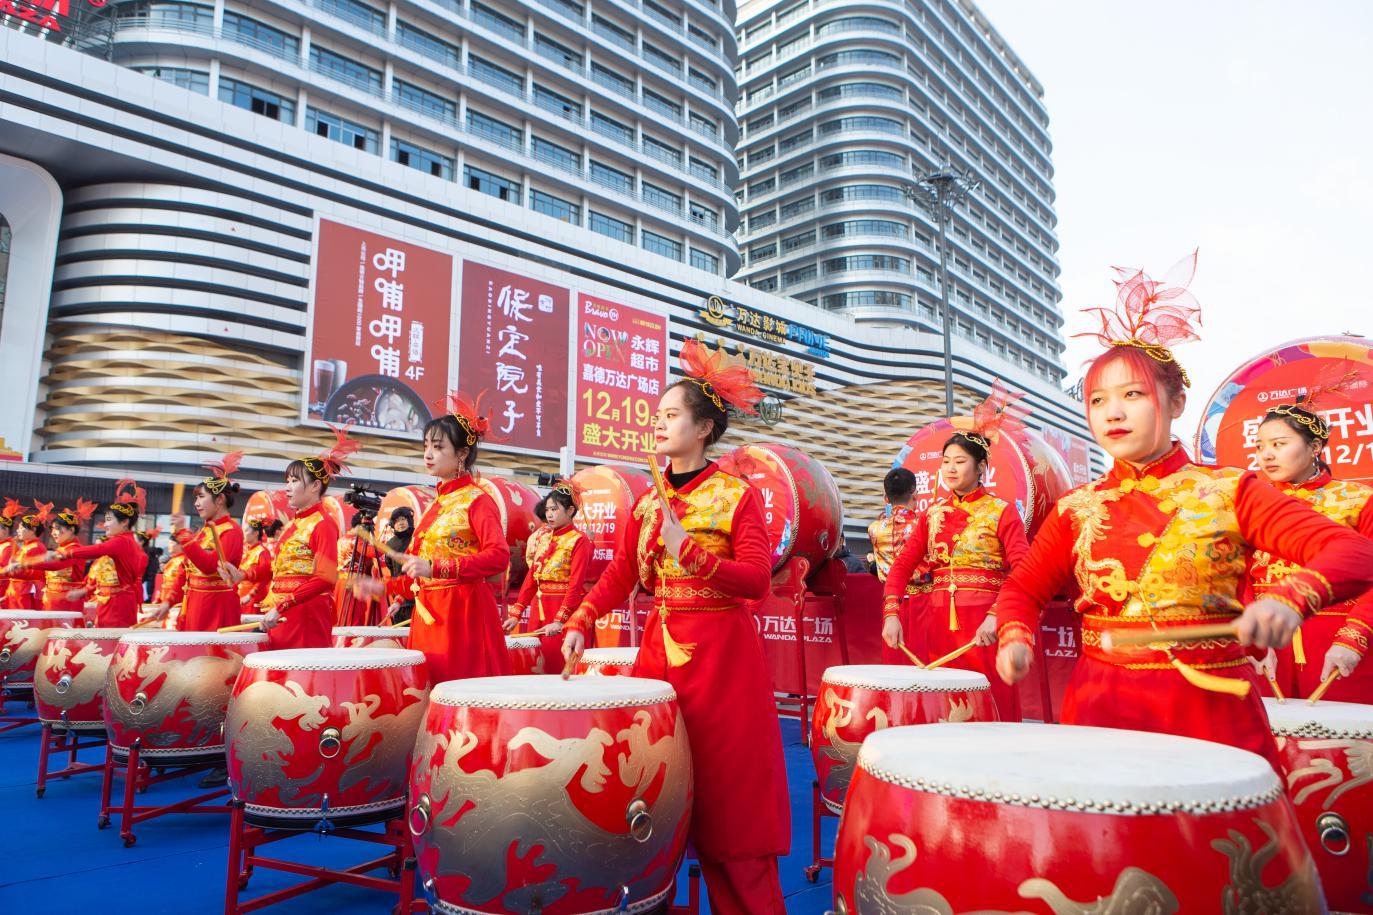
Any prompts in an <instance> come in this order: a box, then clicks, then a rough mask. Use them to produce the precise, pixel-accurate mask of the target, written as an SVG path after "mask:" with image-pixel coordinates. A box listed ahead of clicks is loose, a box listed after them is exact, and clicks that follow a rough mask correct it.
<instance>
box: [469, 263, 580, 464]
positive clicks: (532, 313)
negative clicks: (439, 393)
mask: <svg viewBox="0 0 1373 915" xmlns="http://www.w3.org/2000/svg"><path fill="white" fill-rule="evenodd" d="M567 300H568V290H567V289H565V288H563V287H561V286H554V285H552V284H550V283H545V282H543V281H542V280H536V279H533V278H532V277H527V276H521V275H520V274H518V273H510V272H508V271H506V270H500V269H497V268H496V267H489V266H487V265H486V264H479V263H476V262H474V261H470V260H469V261H463V266H462V338H461V341H460V342H459V345H458V387H459V388H460V389H462V391H463V392H464V393H466V394H468V396H470V397H476V396H478V395H480V394H481V393H482V392H485V393H486V397H485V399H484V400H483V401H482V409H483V411H485V412H488V415H489V416H490V417H491V431H492V439H493V440H494V441H497V442H499V443H501V444H503V445H510V446H512V447H515V448H528V449H530V450H533V451H544V452H548V453H550V454H557V453H558V450H559V449H560V448H562V447H563V445H564V444H566V442H567V407H566V404H567V320H568V307H567Z"/></svg>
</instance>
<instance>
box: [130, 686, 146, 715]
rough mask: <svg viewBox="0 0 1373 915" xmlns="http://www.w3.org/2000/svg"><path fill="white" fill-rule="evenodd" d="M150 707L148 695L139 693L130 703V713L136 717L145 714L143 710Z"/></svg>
mask: <svg viewBox="0 0 1373 915" xmlns="http://www.w3.org/2000/svg"><path fill="white" fill-rule="evenodd" d="M147 707H148V694H147V693H145V692H143V691H141V690H140V691H139V692H137V693H135V694H134V697H133V701H132V702H130V703H129V711H131V712H133V713H134V714H135V715H141V714H143V710H144V709H145V708H147Z"/></svg>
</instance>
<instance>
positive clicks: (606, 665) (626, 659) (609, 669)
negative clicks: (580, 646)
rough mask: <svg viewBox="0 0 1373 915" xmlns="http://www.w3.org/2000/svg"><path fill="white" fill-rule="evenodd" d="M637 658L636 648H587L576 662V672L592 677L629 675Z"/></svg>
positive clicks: (637, 651) (632, 671)
mask: <svg viewBox="0 0 1373 915" xmlns="http://www.w3.org/2000/svg"><path fill="white" fill-rule="evenodd" d="M638 659H639V649H637V648H588V649H587V650H586V651H584V652H582V657H581V660H579V661H578V662H577V673H579V674H589V675H590V676H593V677H629V676H632V675H633V674H634V662H635V661H637V660H638Z"/></svg>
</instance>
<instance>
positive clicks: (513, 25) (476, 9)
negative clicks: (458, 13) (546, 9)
mask: <svg viewBox="0 0 1373 915" xmlns="http://www.w3.org/2000/svg"><path fill="white" fill-rule="evenodd" d="M472 19H473V20H474V21H476V22H479V23H481V24H482V25H484V26H486V27H487V28H488V29H490V30H491V31H493V32H496V33H498V34H500V35H504V36H505V37H506V38H508V39H509V40H511V41H513V42H515V43H516V44H524V23H523V22H520V21H519V20H518V19H511V18H510V17H509V16H507V15H505V14H504V13H502V12H499V11H498V10H494V9H492V8H491V7H489V6H487V5H486V4H484V3H477V2H476V0H473V2H472Z"/></svg>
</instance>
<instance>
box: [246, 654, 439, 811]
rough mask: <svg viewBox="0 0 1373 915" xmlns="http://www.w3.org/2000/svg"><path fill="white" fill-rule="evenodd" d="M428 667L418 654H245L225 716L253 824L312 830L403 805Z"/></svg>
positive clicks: (426, 685) (398, 809)
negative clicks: (328, 823)
mask: <svg viewBox="0 0 1373 915" xmlns="http://www.w3.org/2000/svg"><path fill="white" fill-rule="evenodd" d="M428 695H429V673H428V667H427V666H426V665H425V661H424V655H423V654H421V653H420V652H418V651H409V650H406V649H400V650H397V649H388V648H292V649H285V650H281V651H260V652H257V653H255V654H251V655H249V656H248V657H246V658H244V660H243V669H242V670H240V671H239V674H238V680H237V681H236V682H235V683H234V691H233V697H232V698H231V699H230V700H229V711H228V715H227V717H226V719H225V722H224V736H225V739H226V740H227V742H228V761H229V784H230V786H231V787H232V788H233V793H234V797H236V798H238V799H239V800H240V801H242V802H243V803H244V804H245V807H244V811H243V812H244V818H245V819H246V820H247V821H248V822H250V823H253V824H254V825H258V826H266V827H279V828H286V829H308V828H312V827H314V826H315V825H316V824H318V823H319V822H320V821H321V820H323V819H326V818H327V819H328V820H329V821H330V822H331V823H333V824H334V825H336V826H345V825H350V824H351V825H358V824H361V823H373V822H377V821H379V820H387V819H391V818H393V817H395V816H396V815H397V814H398V813H399V812H400V811H401V810H402V809H403V808H404V807H405V785H406V778H407V776H408V774H409V770H410V751H411V749H412V748H413V747H414V745H415V735H416V733H417V732H418V731H419V724H420V718H421V716H422V714H423V710H424V702H425V699H426V698H427V697H428Z"/></svg>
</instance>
